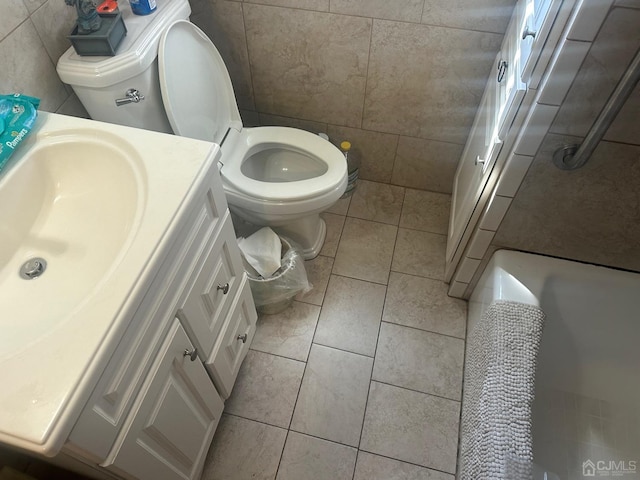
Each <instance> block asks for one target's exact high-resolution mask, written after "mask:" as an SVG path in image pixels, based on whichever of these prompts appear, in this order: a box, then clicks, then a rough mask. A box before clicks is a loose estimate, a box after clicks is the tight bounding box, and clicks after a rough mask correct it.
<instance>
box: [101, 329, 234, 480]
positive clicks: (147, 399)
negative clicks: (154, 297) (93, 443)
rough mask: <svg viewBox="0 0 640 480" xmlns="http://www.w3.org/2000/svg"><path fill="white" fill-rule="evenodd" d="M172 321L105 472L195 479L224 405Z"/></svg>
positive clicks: (152, 478)
mask: <svg viewBox="0 0 640 480" xmlns="http://www.w3.org/2000/svg"><path fill="white" fill-rule="evenodd" d="M192 349H193V345H192V344H191V342H190V341H189V338H188V337H187V334H186V332H185V331H184V329H183V328H182V326H181V325H180V322H179V321H178V320H177V319H176V320H174V322H173V324H172V325H171V329H170V331H169V334H168V335H167V338H166V341H165V342H164V343H163V345H162V348H161V349H160V352H159V353H158V356H157V358H156V361H155V362H154V364H153V367H152V369H151V371H150V373H149V377H148V378H147V381H146V382H145V383H144V385H143V388H142V390H141V392H140V396H139V397H138V401H137V402H136V404H134V406H133V408H132V411H131V415H130V416H129V418H128V421H127V425H125V428H123V431H122V433H121V435H120V436H119V438H118V440H117V441H116V444H115V446H114V448H113V450H112V452H111V454H110V455H109V458H108V459H107V461H106V462H105V463H104V464H103V466H105V467H107V468H108V469H110V470H112V471H114V472H115V473H120V472H126V473H127V475H128V476H132V477H135V478H139V479H141V480H147V479H148V480H157V479H163V480H173V479H195V478H198V477H199V475H200V473H201V470H202V466H203V464H204V459H205V457H206V454H207V451H208V449H209V445H210V443H211V439H212V438H213V434H214V432H215V429H216V427H217V426H218V422H219V420H220V416H221V415H222V410H223V409H224V404H223V402H222V399H221V398H220V396H219V395H218V393H217V392H216V389H215V388H214V386H213V383H212V382H211V379H210V378H209V376H208V375H207V372H206V371H205V369H204V367H203V365H202V363H201V362H200V360H199V359H198V358H196V359H195V360H194V361H192V360H191V359H190V358H189V356H187V355H186V354H185V350H189V351H190V350H192Z"/></svg>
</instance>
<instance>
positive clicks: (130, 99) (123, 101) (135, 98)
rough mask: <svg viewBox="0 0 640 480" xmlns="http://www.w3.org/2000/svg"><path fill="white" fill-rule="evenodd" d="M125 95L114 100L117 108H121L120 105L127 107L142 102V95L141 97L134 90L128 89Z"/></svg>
mask: <svg viewBox="0 0 640 480" xmlns="http://www.w3.org/2000/svg"><path fill="white" fill-rule="evenodd" d="M125 95H126V97H125V98H117V99H116V106H117V107H121V106H122V105H127V104H129V103H140V102H141V101H142V100H144V95H142V94H141V93H140V92H139V91H138V90H136V89H135V88H130V89H129V90H127V92H126V93H125Z"/></svg>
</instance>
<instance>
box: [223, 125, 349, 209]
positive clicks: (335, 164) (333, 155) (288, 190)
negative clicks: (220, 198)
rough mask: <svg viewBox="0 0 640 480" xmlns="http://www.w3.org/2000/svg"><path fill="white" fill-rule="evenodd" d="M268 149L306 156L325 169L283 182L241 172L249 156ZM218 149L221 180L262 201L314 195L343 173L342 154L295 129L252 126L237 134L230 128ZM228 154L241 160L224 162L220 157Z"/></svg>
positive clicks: (337, 181)
mask: <svg viewBox="0 0 640 480" xmlns="http://www.w3.org/2000/svg"><path fill="white" fill-rule="evenodd" d="M283 137H284V138H283ZM272 148H275V149H278V148H279V149H282V150H283V151H284V152H286V151H292V152H295V153H298V154H302V155H304V156H307V157H309V158H310V159H311V160H312V161H315V162H317V163H321V164H322V166H323V167H324V170H325V171H324V173H322V174H320V175H318V176H314V177H311V178H307V179H303V180H295V181H285V182H268V181H264V180H255V179H252V178H250V177H248V176H247V175H246V174H245V173H244V172H243V171H242V168H243V165H244V163H245V161H247V160H248V158H249V157H251V156H252V155H255V154H256V153H260V152H263V151H265V150H267V149H272ZM222 150H223V161H222V163H223V166H222V170H221V173H222V177H223V179H224V180H225V181H226V182H228V183H229V184H230V185H233V187H234V188H235V189H236V190H238V191H240V192H242V193H244V194H245V195H248V196H250V197H254V198H259V199H263V200H266V201H290V200H303V199H306V198H312V197H317V196H319V195H322V194H323V193H325V192H328V191H332V190H333V189H334V188H335V187H336V186H337V185H340V183H341V181H342V178H343V176H344V173H345V161H344V157H343V156H342V155H341V154H340V152H339V151H337V150H336V149H335V147H334V146H333V145H331V144H330V143H329V142H327V141H326V140H324V139H322V138H321V137H319V136H318V135H314V134H312V133H309V132H306V131H304V130H298V129H295V128H287V127H256V128H245V129H243V130H242V131H241V132H238V133H236V132H233V131H230V134H229V137H228V138H227V139H226V140H225V144H224V145H223V147H222ZM228 156H232V157H233V158H239V159H242V161H232V162H225V161H224V157H228ZM326 159H329V161H327V160H326ZM331 159H335V161H331Z"/></svg>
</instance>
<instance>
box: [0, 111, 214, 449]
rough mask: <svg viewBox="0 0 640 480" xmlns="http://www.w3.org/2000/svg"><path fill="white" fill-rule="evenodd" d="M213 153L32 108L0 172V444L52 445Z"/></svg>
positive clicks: (116, 337) (189, 142) (136, 300)
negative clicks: (25, 131)
mask: <svg viewBox="0 0 640 480" xmlns="http://www.w3.org/2000/svg"><path fill="white" fill-rule="evenodd" d="M218 154H219V148H218V147H217V146H216V145H214V144H212V143H209V142H202V141H198V140H193V139H188V138H185V137H177V136H174V135H167V134H161V133H157V132H150V131H145V130H138V129H133V128H129V127H123V126H119V125H112V124H108V123H101V122H94V121H91V120H85V119H79V118H74V117H66V116H63V115H56V114H47V113H44V112H41V113H40V114H39V117H38V120H37V121H36V125H35V127H34V130H33V131H32V132H31V134H30V136H29V137H27V139H26V140H25V141H24V142H23V143H22V144H21V145H20V146H19V147H18V148H17V149H16V152H15V153H14V155H13V157H12V158H11V160H10V162H9V164H8V165H6V166H5V167H4V169H3V171H2V172H0V312H2V313H1V314H0V385H2V388H0V443H5V444H9V445H12V446H14V447H18V448H22V449H27V450H31V451H34V452H37V453H39V454H42V455H55V454H56V453H57V452H59V450H60V448H61V447H62V445H63V444H64V441H65V439H66V437H67V436H68V434H69V432H70V430H71V428H72V426H73V424H74V422H75V421H76V420H77V418H78V415H79V414H80V411H81V409H82V408H83V406H84V403H85V402H86V400H87V398H88V396H89V395H90V393H91V391H92V390H93V388H94V387H95V385H96V383H97V382H98V379H99V376H100V375H101V373H102V372H103V370H104V368H105V366H106V364H107V362H108V360H109V358H110V357H111V356H112V355H113V353H114V351H115V349H116V347H117V346H118V344H119V343H120V341H121V340H122V339H123V335H125V332H126V329H127V327H128V325H129V322H130V319H131V317H132V316H133V312H135V310H136V309H137V308H138V307H139V306H140V304H141V302H142V297H143V295H144V293H145V292H146V291H147V290H148V288H149V283H150V282H151V279H153V278H154V276H155V275H156V273H157V270H158V268H159V265H160V264H161V262H162V260H163V257H164V256H166V255H167V253H168V251H169V249H170V247H171V242H172V241H173V240H172V239H173V238H175V237H176V235H177V232H178V231H179V230H180V226H181V225H182V223H184V221H186V218H187V216H188V215H190V214H191V213H192V212H191V210H190V209H191V208H193V207H192V206H191V205H192V202H191V199H193V198H198V195H203V194H204V193H203V192H204V191H206V188H209V187H208V186H207V185H206V181H207V179H210V178H211V176H212V175H211V174H212V172H213V171H214V169H215V166H214V162H215V158H216V156H217V155H218ZM209 181H210V180H209ZM36 257H38V258H42V259H44V260H45V261H46V262H47V266H46V269H45V270H44V271H43V272H41V275H39V276H37V277H36V278H27V279H25V278H22V277H21V276H20V270H21V266H22V265H23V264H24V263H25V262H26V261H28V260H31V259H33V258H36Z"/></svg>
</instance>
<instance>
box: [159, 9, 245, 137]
mask: <svg viewBox="0 0 640 480" xmlns="http://www.w3.org/2000/svg"><path fill="white" fill-rule="evenodd" d="M158 73H159V78H160V90H161V92H162V101H163V102H164V107H165V111H166V113H167V117H168V119H169V123H170V124H171V128H173V132H174V133H175V134H176V135H180V136H183V137H190V138H197V139H199V140H206V141H209V142H215V143H217V144H221V143H222V140H223V139H224V137H225V135H226V133H227V131H228V129H229V128H231V127H233V128H236V129H237V130H241V129H242V120H241V119H240V112H239V111H238V105H237V104H236V100H235V99H236V97H235V95H234V93H233V86H232V85H231V78H229V72H228V71H227V67H226V66H225V64H224V61H223V60H222V57H221V56H220V53H219V52H218V50H217V49H216V47H215V46H214V45H213V43H211V40H209V38H208V37H207V36H206V35H205V34H204V32H203V31H202V30H200V29H199V28H198V27H196V26H195V25H194V24H192V23H190V22H188V21H186V20H178V21H176V22H174V23H173V24H171V25H170V26H169V28H167V29H166V31H165V32H164V33H163V35H162V38H161V39H160V45H159V50H158Z"/></svg>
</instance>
